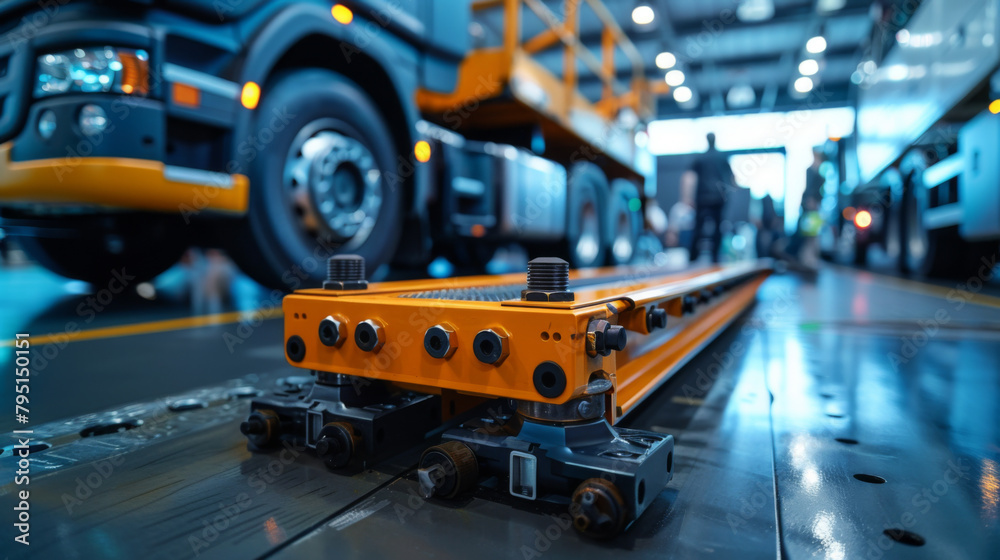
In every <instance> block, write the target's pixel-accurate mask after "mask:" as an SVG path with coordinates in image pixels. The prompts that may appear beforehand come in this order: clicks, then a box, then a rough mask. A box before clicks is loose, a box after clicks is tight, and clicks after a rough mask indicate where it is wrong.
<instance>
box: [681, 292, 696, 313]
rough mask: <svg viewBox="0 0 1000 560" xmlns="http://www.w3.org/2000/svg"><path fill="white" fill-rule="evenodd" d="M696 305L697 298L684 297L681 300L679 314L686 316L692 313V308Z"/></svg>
mask: <svg viewBox="0 0 1000 560" xmlns="http://www.w3.org/2000/svg"><path fill="white" fill-rule="evenodd" d="M697 303H698V298H696V297H694V296H684V298H683V299H681V313H683V314H685V315H687V314H688V313H694V306H695V305H696V304H697Z"/></svg>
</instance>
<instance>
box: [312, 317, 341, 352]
mask: <svg viewBox="0 0 1000 560" xmlns="http://www.w3.org/2000/svg"><path fill="white" fill-rule="evenodd" d="M344 323H345V321H343V320H341V319H339V318H337V317H334V316H333V315H330V316H328V317H327V318H325V319H323V320H322V321H320V322H319V341H320V342H321V343H323V346H341V345H342V344H343V343H344V339H345V338H347V328H346V327H345V325H344Z"/></svg>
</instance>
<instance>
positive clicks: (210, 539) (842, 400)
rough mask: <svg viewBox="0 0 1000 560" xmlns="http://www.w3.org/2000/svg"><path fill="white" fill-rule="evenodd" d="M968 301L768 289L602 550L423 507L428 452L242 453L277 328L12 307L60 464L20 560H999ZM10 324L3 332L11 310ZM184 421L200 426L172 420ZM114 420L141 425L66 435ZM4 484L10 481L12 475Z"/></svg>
mask: <svg viewBox="0 0 1000 560" xmlns="http://www.w3.org/2000/svg"><path fill="white" fill-rule="evenodd" d="M28 284H31V285H33V286H35V287H36V289H39V293H42V292H43V291H44V289H43V288H38V285H39V282H38V281H36V282H28ZM976 284H977V283H975V282H968V283H964V284H963V285H964V286H965V291H961V290H959V289H957V288H955V287H954V286H953V287H949V286H948V285H944V286H942V285H930V284H923V283H918V282H914V281H910V280H903V279H893V278H888V277H884V276H878V275H873V274H870V273H866V272H858V271H854V270H850V269H844V268H835V267H830V268H825V269H823V270H822V271H821V273H820V275H819V277H818V278H817V279H816V281H815V282H803V281H802V280H800V279H798V278H797V277H795V276H788V275H785V276H773V277H771V278H770V279H769V280H768V281H767V282H766V283H765V284H764V286H763V287H762V289H761V292H760V294H759V297H758V303H757V304H756V306H755V307H754V308H752V309H751V310H749V311H748V312H747V313H745V314H744V315H742V316H741V317H740V318H739V319H738V320H737V321H736V323H734V324H733V325H732V326H731V327H730V328H729V329H727V330H726V331H725V332H723V333H722V335H720V337H719V338H718V339H717V340H715V341H714V342H713V343H712V344H711V345H710V346H708V347H707V348H706V349H705V350H704V351H703V352H701V353H700V354H699V355H698V356H697V357H696V358H694V359H693V360H692V361H691V362H690V363H689V364H688V365H687V366H685V367H684V368H683V369H682V370H681V371H679V372H678V373H677V374H676V375H675V376H674V377H673V378H672V379H671V380H670V381H668V382H667V383H666V384H665V386H664V387H663V388H662V389H661V390H659V391H658V392H657V393H656V394H655V395H654V396H653V397H651V398H650V399H649V400H647V401H646V403H644V404H643V405H642V407H641V408H640V409H638V410H636V411H635V412H633V413H632V414H630V415H629V416H628V417H626V418H625V420H624V421H623V423H624V425H626V426H630V427H637V428H643V429H648V430H653V431H658V432H664V433H670V434H673V435H674V437H675V438H676V444H677V446H676V450H675V457H676V459H675V464H676V467H675V476H674V479H673V481H672V482H671V483H670V485H669V486H668V488H667V489H666V490H665V491H663V492H662V493H661V494H660V495H659V496H658V498H657V499H656V501H655V502H654V504H653V505H652V506H651V507H650V508H649V509H648V510H647V512H646V513H645V515H644V516H643V517H642V518H641V519H639V520H638V521H637V522H636V523H635V524H634V525H633V526H632V527H631V528H630V529H629V530H628V531H627V532H626V533H625V534H624V535H623V536H621V537H619V538H618V539H615V540H613V541H609V542H595V541H591V540H587V539H585V538H582V537H581V536H579V535H577V534H576V533H575V532H574V531H573V530H572V529H571V528H569V525H568V521H567V518H566V517H565V516H564V512H565V508H564V507H562V506H558V505H555V504H546V503H544V502H527V501H523V500H518V499H516V498H512V497H510V496H509V495H505V494H503V493H500V492H495V491H493V490H491V489H489V488H480V489H478V490H477V491H476V492H475V493H474V495H472V496H470V497H468V498H466V499H465V500H464V501H463V502H461V503H457V504H456V503H447V502H440V501H437V500H432V501H424V500H422V499H421V498H420V497H419V496H418V494H417V493H416V482H415V480H414V476H413V471H412V467H413V465H414V463H415V460H416V457H417V454H418V453H419V451H420V450H421V449H422V447H423V446H424V445H421V446H419V447H416V448H414V449H412V450H410V451H408V452H406V453H403V454H401V455H399V456H398V457H396V458H394V459H393V460H391V461H388V462H387V463H385V464H383V465H380V466H379V467H378V468H376V469H374V470H369V471H365V472H362V473H358V474H356V475H354V476H340V475H334V474H330V473H328V472H325V469H324V468H323V467H322V465H321V464H319V462H318V461H316V460H315V459H314V458H312V457H309V456H308V455H306V454H298V453H296V452H294V450H282V451H276V452H274V453H272V454H252V453H250V452H248V451H247V449H246V444H245V439H244V438H243V437H242V436H241V435H240V433H239V430H238V424H239V422H240V420H242V419H243V417H244V416H245V414H246V412H247V408H248V404H247V402H246V401H245V400H240V399H238V398H237V397H238V396H240V395H242V394H244V393H245V392H246V391H248V390H249V389H246V388H248V387H265V388H267V387H272V386H273V384H274V383H284V384H289V383H291V384H294V383H299V382H300V381H299V380H298V379H295V378H291V379H289V377H288V376H296V375H299V373H298V372H297V371H296V370H295V369H293V368H291V367H289V366H288V365H287V364H286V363H285V362H284V358H283V353H282V348H281V345H282V341H281V330H282V329H281V321H280V319H278V318H277V312H276V311H274V310H271V311H267V310H265V311H264V312H263V313H261V314H258V315H254V316H250V315H245V314H240V313H224V314H221V315H217V316H215V317H214V318H213V319H211V320H206V319H204V318H201V319H198V318H195V319H192V318H190V317H185V316H184V315H186V314H185V313H184V312H183V306H171V305H166V304H151V303H149V302H145V303H143V302H138V301H136V302H125V303H123V304H116V305H121V307H119V308H117V310H116V311H113V312H108V313H102V314H98V316H97V318H96V319H95V320H94V321H93V322H92V323H88V324H85V325H81V329H80V333H81V334H75V333H72V334H69V335H64V336H63V337H62V338H59V335H58V334H57V335H54V336H53V337H51V338H48V339H45V338H43V337H44V336H45V335H47V334H48V333H60V332H65V331H66V329H65V327H64V325H65V324H66V322H67V321H76V322H81V317H82V316H81V315H80V314H79V312H78V307H79V305H80V303H79V302H80V301H83V300H82V299H73V298H70V299H69V300H67V301H63V300H60V301H57V302H49V303H42V304H40V303H38V301H37V300H34V299H32V298H30V297H28V298H24V299H22V300H21V301H20V302H14V303H15V305H19V306H22V307H23V309H21V310H20V311H23V313H21V314H20V317H22V318H23V317H31V318H30V319H22V320H21V322H11V323H9V324H12V325H14V326H15V327H17V329H18V330H21V331H27V332H31V333H32V336H33V338H35V339H36V349H37V350H36V351H37V352H39V353H40V354H41V355H42V356H45V354H44V351H45V349H46V348H47V347H49V348H50V350H49V353H50V354H51V357H49V358H48V359H47V361H46V366H45V367H44V368H43V369H42V370H41V371H39V372H38V375H37V376H36V377H35V378H33V380H32V391H31V394H32V396H33V403H36V406H37V408H34V409H33V417H32V424H33V425H34V431H35V436H36V438H37V439H39V440H44V441H45V442H47V443H48V444H51V446H52V447H51V448H48V449H45V450H41V451H39V452H37V453H35V454H33V455H32V459H33V463H32V468H33V469H37V471H36V472H35V473H33V478H32V482H33V484H32V486H31V488H32V497H33V501H32V505H31V507H32V510H31V511H32V529H33V531H32V534H33V536H34V537H35V539H37V540H33V543H32V546H31V547H30V548H31V552H32V554H33V555H38V554H41V555H43V556H45V557H64V558H72V557H77V556H79V557H89V556H103V557H123V558H124V557H135V556H138V555H139V554H140V552H142V551H145V550H148V549H150V548H153V547H155V548H156V549H157V550H159V552H160V554H161V556H162V557H163V558H179V557H195V556H197V557H199V558H228V557H233V556H240V557H245V556H269V555H270V556H275V557H279V558H302V557H315V558H326V557H330V555H331V554H336V556H337V557H338V558H352V557H358V558H372V557H401V556H404V555H405V556H407V557H431V556H434V557H453V556H455V557H457V556H465V555H467V554H468V552H469V551H473V550H474V551H475V553H476V555H477V556H478V557H480V558H494V557H496V558H537V557H542V556H545V557H569V556H576V557H586V558H596V557H604V556H606V557H617V556H618V555H620V554H621V553H622V552H627V551H634V552H636V553H638V554H637V555H636V557H639V556H644V557H645V556H649V557H653V556H656V557H684V558H686V557H705V556H717V557H720V558H733V557H740V558H774V557H776V556H785V557H789V558H813V557H817V558H832V559H841V558H842V559H858V558H871V559H879V558H906V559H916V558H934V559H939V558H967V557H989V556H990V555H991V554H995V551H996V550H1000V520H998V515H1000V405H998V403H1000V375H998V372H1000V299H998V298H996V297H995V296H992V295H988V294H986V293H985V292H983V291H978V290H977V291H975V293H973V291H972V290H973V289H974V288H975V285H976ZM265 295H266V294H265ZM80 297H81V298H82V297H83V296H80ZM31 306H34V307H31ZM29 308H30V309H32V311H30V312H29V311H28V309H29ZM2 313H3V314H4V315H3V317H2V319H3V320H4V321H5V322H6V321H13V319H12V317H17V316H18V309H11V308H6V309H4V310H3V311H2ZM206 323H207V324H206ZM5 324H7V323H5ZM43 342H48V343H49V344H47V345H43V344H42V343H43ZM5 385H8V384H5ZM9 385H12V384H9ZM2 392H3V398H5V399H11V400H12V399H13V393H12V390H11V388H10V387H7V386H5V387H3V388H2ZM168 397H169V398H168ZM181 398H190V399H193V400H192V402H196V403H197V406H201V405H202V404H205V405H207V406H205V407H204V408H189V409H187V410H184V408H186V407H184V406H181V407H178V406H176V405H177V403H178V399H181ZM129 403H135V404H131V405H129ZM169 404H173V405H174V408H175V409H179V410H171V409H170V408H169V407H168V405H169ZM98 410H106V411H107V412H105V413H101V414H90V415H87V416H83V417H79V416H81V415H84V414H86V413H90V412H94V411H98ZM74 417H79V418H76V419H74V420H68V419H71V418H74ZM122 418H138V419H142V420H143V423H142V425H141V426H138V427H136V428H135V429H130V430H127V431H123V432H120V433H113V434H109V435H102V436H99V437H90V438H84V439H81V438H79V436H78V435H77V434H78V433H79V432H80V431H81V430H82V429H84V428H86V427H91V426H95V425H100V424H102V423H108V422H109V421H111V420H112V419H116V420H120V419H122ZM2 420H3V424H2V429H3V430H4V431H7V430H10V429H14V427H15V425H14V424H13V421H12V419H9V418H7V416H5V417H4V418H3V419H2ZM5 437H6V441H4V442H3V445H7V444H8V443H12V442H13V439H12V437H11V436H5ZM0 467H2V468H3V469H5V470H6V469H8V468H9V469H11V470H13V468H14V463H13V457H11V456H10V453H9V452H5V453H4V454H3V455H2V456H0ZM5 484H6V485H7V486H4V487H3V488H2V489H0V503H2V508H3V509H5V510H7V511H10V508H11V507H13V505H14V498H13V495H11V494H10V493H9V490H10V489H11V488H12V486H11V485H10V478H9V477H8V478H7V479H6V480H5ZM8 549H9V547H8ZM11 552H15V553H20V552H21V550H12V551H11ZM143 555H144V556H147V557H150V555H148V554H143Z"/></svg>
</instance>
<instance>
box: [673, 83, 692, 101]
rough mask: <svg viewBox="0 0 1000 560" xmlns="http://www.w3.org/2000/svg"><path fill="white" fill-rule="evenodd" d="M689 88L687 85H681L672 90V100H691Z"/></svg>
mask: <svg viewBox="0 0 1000 560" xmlns="http://www.w3.org/2000/svg"><path fill="white" fill-rule="evenodd" d="M691 96H692V93H691V88H689V87H687V86H681V87H679V88H677V89H675V90H674V101H676V102H678V103H687V102H688V101H691Z"/></svg>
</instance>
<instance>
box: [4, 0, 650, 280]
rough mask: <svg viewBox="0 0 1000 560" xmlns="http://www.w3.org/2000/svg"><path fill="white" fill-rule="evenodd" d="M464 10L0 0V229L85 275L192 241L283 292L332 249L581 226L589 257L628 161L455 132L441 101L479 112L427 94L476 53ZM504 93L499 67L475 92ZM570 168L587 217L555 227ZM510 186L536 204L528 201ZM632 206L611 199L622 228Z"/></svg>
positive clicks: (62, 269) (480, 241)
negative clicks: (491, 86) (542, 201)
mask: <svg viewBox="0 0 1000 560" xmlns="http://www.w3.org/2000/svg"><path fill="white" fill-rule="evenodd" d="M494 4H496V3H494ZM506 4H510V5H509V6H502V8H503V9H514V8H515V6H514V5H516V8H517V9H518V10H519V9H520V2H507V3H506ZM474 9H477V8H476V6H474V5H470V3H468V2H464V1H462V0H433V1H417V0H402V1H400V0H394V1H384V0H351V1H348V0H345V1H344V2H342V3H331V2H322V1H308V0H307V1H282V0H255V1H239V2H237V1H235V0H217V1H215V2H212V3H207V2H198V1H194V0H162V1H149V0H133V1H126V2H114V3H111V2H102V1H87V0H50V1H49V2H42V3H38V2H28V1H15V2H6V3H4V5H3V7H2V8H0V22H2V27H0V30H2V31H3V35H2V37H0V99H2V100H3V105H2V113H0V219H2V227H3V228H4V229H5V230H6V231H7V232H8V233H9V234H13V235H21V236H23V237H22V238H21V239H22V243H23V245H24V246H25V248H26V249H27V250H28V252H29V253H30V254H31V255H32V256H34V257H35V258H36V260H38V261H39V262H41V263H42V264H44V265H45V266H47V267H48V268H50V269H52V270H54V271H55V272H57V273H59V274H62V275H64V276H68V277H72V278H80V279H83V280H87V281H90V282H97V283H99V282H101V281H102V279H103V278H104V277H105V276H107V274H109V272H110V271H111V270H116V269H118V268H123V267H124V268H127V269H128V270H129V272H130V274H133V275H135V276H137V277H142V278H149V277H152V276H154V275H156V274H158V273H159V272H162V271H163V270H165V269H166V268H167V267H169V266H170V265H171V264H173V263H174V262H176V260H177V258H178V257H179V255H180V254H181V252H182V251H183V250H184V248H185V247H187V246H188V245H190V244H201V245H208V246H218V247H222V248H224V249H225V250H226V251H227V252H228V253H229V254H230V255H231V256H232V257H233V258H234V259H235V260H236V262H237V264H238V265H239V266H240V267H241V268H242V269H243V270H244V271H245V272H247V273H248V274H249V275H250V276H251V277H253V278H254V279H256V280H258V281H259V282H261V283H263V284H265V285H268V286H273V287H276V288H281V289H286V290H291V289H296V288H299V287H302V286H304V285H309V284H314V283H316V282H318V281H319V279H321V278H322V276H323V266H322V263H323V262H324V261H325V260H326V259H327V258H328V257H330V256H332V255H334V254H337V253H342V252H350V253H355V254H359V255H361V256H363V257H364V258H365V259H366V260H367V261H368V263H369V267H370V268H371V269H373V270H374V269H378V268H379V267H381V266H382V265H385V264H388V263H390V262H392V261H394V260H395V261H396V262H408V263H411V264H414V263H415V264H421V263H424V264H425V263H426V262H427V261H429V259H430V258H431V256H432V255H433V254H435V253H442V252H446V251H444V250H443V249H442V248H450V247H453V246H456V245H458V244H461V243H453V242H452V241H453V240H456V239H457V240H459V241H462V242H463V243H464V242H466V241H468V243H465V244H466V245H468V246H471V247H473V248H476V247H480V246H482V247H487V248H489V247H492V246H495V245H497V244H498V243H501V242H503V241H505V240H511V239H517V240H519V241H526V242H527V243H528V244H532V243H534V244H540V245H545V244H549V245H552V244H561V245H562V246H565V247H569V246H570V245H573V246H574V247H575V245H576V244H579V243H576V244H574V242H578V241H579V239H580V238H583V237H586V235H585V232H584V231H583V230H584V229H586V228H591V229H592V230H593V231H592V232H591V233H594V235H596V236H597V237H595V238H594V239H595V240H594V241H592V242H588V243H590V244H589V245H587V244H584V245H586V246H587V247H590V249H587V250H586V251H584V252H582V253H581V250H576V252H575V253H574V252H573V251H570V253H569V254H570V255H576V256H577V257H578V258H576V259H575V260H574V264H577V265H583V266H588V265H600V264H604V261H605V260H607V259H608V257H607V254H608V251H606V250H605V248H607V247H611V246H612V244H613V240H612V237H613V234H612V232H611V230H612V227H611V223H612V221H611V220H612V219H614V217H613V216H608V215H606V212H604V211H603V210H602V206H603V204H602V201H604V200H607V199H608V197H609V196H610V195H608V194H606V192H605V191H607V192H610V191H611V190H612V189H611V186H610V185H609V180H612V179H616V178H617V179H621V180H628V181H631V183H632V184H633V185H635V186H629V187H627V188H626V186H625V185H623V186H622V187H620V188H619V191H621V192H623V193H625V194H622V195H619V198H622V200H623V201H624V204H623V205H622V204H619V205H617V206H618V207H624V208H626V209H628V208H629V202H630V201H631V200H632V199H635V200H636V201H637V202H638V201H639V200H640V199H641V194H642V192H641V181H642V175H641V174H639V173H637V172H635V171H634V170H633V168H632V167H631V165H632V162H631V161H627V160H626V161H625V162H624V164H623V163H622V159H621V158H620V157H611V155H610V154H611V152H610V151H609V152H608V154H609V155H607V156H605V155H602V152H601V150H599V149H598V150H590V153H593V154H596V155H594V156H593V157H591V158H590V159H589V160H588V161H587V162H580V161H576V160H571V156H573V154H572V153H568V152H567V151H566V150H565V147H564V144H565V142H563V143H562V144H560V142H559V141H550V144H549V145H550V146H552V147H553V148H554V152H553V153H555V154H556V155H555V156H554V157H552V158H547V157H544V156H545V154H542V153H540V152H541V151H540V150H538V149H537V146H536V147H535V148H536V149H535V150H532V145H531V139H530V134H529V135H528V137H527V138H528V139H525V138H526V137H524V136H523V135H521V134H520V131H522V130H523V129H524V127H523V126H519V127H518V128H517V130H516V131H513V127H504V126H494V127H492V128H490V129H489V130H488V131H487V132H484V133H482V134H479V135H478V136H477V137H467V131H463V130H461V127H460V126H457V125H456V126H451V125H450V122H451V121H450V120H449V116H454V115H456V114H459V113H458V111H459V110H469V111H472V112H474V113H476V114H478V113H479V111H478V110H476V111H473V109H478V107H470V106H468V105H464V106H456V105H454V104H449V99H453V100H457V99H459V97H453V98H449V96H455V95H456V94H461V92H462V87H463V84H464V83H465V82H467V81H468V80H470V79H473V78H472V77H471V74H470V73H469V70H470V68H469V64H468V61H469V60H470V59H472V58H473V55H475V54H476V53H477V52H480V53H481V51H476V50H474V49H471V48H470V39H469V33H468V29H469V25H470V21H471V18H472V13H473V10H474ZM619 33H620V30H619ZM507 46H509V47H510V48H512V49H515V48H516V49H518V52H523V49H521V48H520V44H519V43H518V44H511V45H507ZM463 65H464V66H463ZM500 73H502V72H500ZM509 95H510V83H508V82H500V83H499V86H498V89H497V90H496V91H493V92H490V95H487V96H484V97H483V99H482V103H483V105H484V106H486V105H488V104H490V103H491V102H492V101H494V100H493V99H492V98H497V99H503V98H506V97H508V96H509ZM482 112H483V114H485V113H486V111H482ZM615 112H617V108H616V111H615ZM608 115H609V118H610V117H612V116H614V115H613V114H612V113H608ZM632 127H633V129H634V128H635V125H634V124H633V125H632ZM563 128H566V129H571V128H572V125H571V124H565V125H563ZM558 130H559V127H558V126H556V127H555V128H553V127H551V126H550V127H547V129H546V132H545V134H547V135H548V136H550V137H556V136H557V135H556V134H555V132H557V131H558ZM628 134H629V135H628V137H629V138H631V132H628ZM567 137H572V138H573V140H574V141H580V140H581V139H580V137H579V136H572V135H569V136H567ZM582 143H583V144H587V140H586V139H583V140H582ZM618 151H619V152H620V149H619V150H618ZM574 157H575V156H574ZM605 162H609V163H607V165H605ZM602 165H603V168H604V169H607V170H609V171H608V172H607V173H605V171H602V167H601V166H602ZM609 175H610V177H609ZM574 177H580V178H576V179H573V178H574ZM571 179H572V180H575V181H576V182H577V183H580V182H584V183H588V184H591V187H586V188H585V190H586V191H587V192H588V193H590V194H589V195H588V196H589V198H587V201H589V202H588V203H589V206H587V208H590V209H591V211H592V213H593V214H594V216H595V219H594V221H593V222H592V223H589V225H578V226H577V228H576V229H578V230H580V231H578V232H577V233H573V232H571V231H569V230H568V228H572V227H573V223H572V222H573V221H574V219H575V218H574V217H573V214H572V212H571V211H570V210H571V209H568V208H567V206H566V205H567V204H568V202H567V200H568V199H570V198H573V197H572V196H571V194H570V193H571V192H573V189H572V188H569V187H568V186H567V181H570V180H571ZM577 190H579V189H577ZM595 191H597V192H599V194H597V195H594V194H593V193H594V192H595ZM530 192H546V193H548V195H549V196H550V198H552V200H553V202H549V203H548V205H541V206H540V205H539V204H538V200H536V198H537V197H533V196H528V195H527V194H526V193H530ZM576 198H580V197H579V196H577V197H576ZM578 206H579V205H578ZM635 206H636V205H635V204H634V203H633V204H631V208H632V210H626V213H625V218H624V219H625V221H624V224H625V226H624V227H625V229H626V230H627V234H628V236H629V238H630V239H633V240H634V238H635V237H636V236H637V235H638V233H639V230H640V229H641V227H642V226H641V218H639V217H637V213H636V212H635V210H638V208H636V207H635ZM580 207H581V208H582V207H583V206H580ZM524 217H531V218H530V219H522V218H524ZM517 224H520V225H517ZM595 224H596V225H595ZM592 226H593V227H592ZM587 231H588V232H590V231H591V230H587ZM568 236H572V239H570V240H569V241H567V237H568ZM595 248H596V249H595ZM467 252H468V251H467ZM580 255H584V256H583V257H581V256H580ZM620 257H621V258H619V259H618V260H619V261H621V260H628V259H631V258H632V253H631V251H626V252H623V253H622V254H621V255H620Z"/></svg>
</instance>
